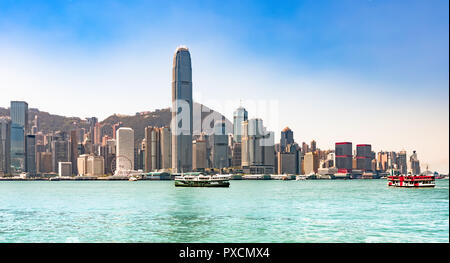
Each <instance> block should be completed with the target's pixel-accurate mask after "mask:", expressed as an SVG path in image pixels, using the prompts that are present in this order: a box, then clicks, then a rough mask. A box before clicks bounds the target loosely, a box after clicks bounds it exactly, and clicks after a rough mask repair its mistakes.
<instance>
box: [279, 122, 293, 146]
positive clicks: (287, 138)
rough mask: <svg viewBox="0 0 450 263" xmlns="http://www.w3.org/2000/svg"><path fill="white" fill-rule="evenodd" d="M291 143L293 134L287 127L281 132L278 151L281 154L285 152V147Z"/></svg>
mask: <svg viewBox="0 0 450 263" xmlns="http://www.w3.org/2000/svg"><path fill="white" fill-rule="evenodd" d="M293 143H294V132H293V131H292V130H291V129H290V128H289V127H286V128H284V129H283V130H282V131H281V138H280V150H281V151H282V152H285V151H286V146H287V145H289V144H293Z"/></svg>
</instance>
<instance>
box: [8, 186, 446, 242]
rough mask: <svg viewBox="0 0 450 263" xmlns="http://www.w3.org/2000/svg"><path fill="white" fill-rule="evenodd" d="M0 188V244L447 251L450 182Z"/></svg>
mask: <svg viewBox="0 0 450 263" xmlns="http://www.w3.org/2000/svg"><path fill="white" fill-rule="evenodd" d="M230 183H231V185H230V188H176V187H174V182H173V181H137V182H128V181H88V182H83V181H59V182H51V181H21V182H0V242H300V243H304V242H305V243H306V242H449V183H448V180H436V187H435V188H433V189H403V188H390V187H388V186H387V184H386V180H342V181H340V180H332V181H331V180H320V181H312V180H311V181H310V180H306V181H231V182H230Z"/></svg>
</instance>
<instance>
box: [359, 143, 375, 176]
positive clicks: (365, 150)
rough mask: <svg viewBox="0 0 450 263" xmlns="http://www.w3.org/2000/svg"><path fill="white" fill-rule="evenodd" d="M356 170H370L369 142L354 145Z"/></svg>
mask: <svg viewBox="0 0 450 263" xmlns="http://www.w3.org/2000/svg"><path fill="white" fill-rule="evenodd" d="M355 168H356V169H357V170H361V171H371V170H372V146H371V145H370V144H357V145H356V167H355Z"/></svg>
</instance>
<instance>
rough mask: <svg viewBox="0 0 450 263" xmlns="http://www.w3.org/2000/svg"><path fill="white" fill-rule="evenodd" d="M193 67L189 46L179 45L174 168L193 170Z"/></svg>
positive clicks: (174, 91)
mask: <svg viewBox="0 0 450 263" xmlns="http://www.w3.org/2000/svg"><path fill="white" fill-rule="evenodd" d="M192 110H193V102H192V67H191V55H190V53H189V49H188V48H187V47H184V46H182V47H178V48H177V50H176V51H175V55H174V57H173V69H172V125H171V126H172V127H171V130H172V169H173V171H174V172H187V171H191V170H192V131H193V127H192V117H193V115H192Z"/></svg>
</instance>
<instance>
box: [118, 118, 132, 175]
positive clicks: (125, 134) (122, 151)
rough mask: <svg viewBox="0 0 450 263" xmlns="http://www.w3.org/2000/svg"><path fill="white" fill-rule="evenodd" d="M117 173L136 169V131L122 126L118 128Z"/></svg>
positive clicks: (121, 173) (126, 172)
mask: <svg viewBox="0 0 450 263" xmlns="http://www.w3.org/2000/svg"><path fill="white" fill-rule="evenodd" d="M116 138H117V144H116V145H117V146H116V147H117V152H116V153H117V155H116V172H115V174H116V175H126V174H128V173H129V172H130V171H132V170H133V169H134V131H133V129H131V128H127V127H121V128H119V129H118V130H117V134H116Z"/></svg>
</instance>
